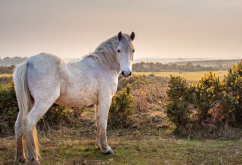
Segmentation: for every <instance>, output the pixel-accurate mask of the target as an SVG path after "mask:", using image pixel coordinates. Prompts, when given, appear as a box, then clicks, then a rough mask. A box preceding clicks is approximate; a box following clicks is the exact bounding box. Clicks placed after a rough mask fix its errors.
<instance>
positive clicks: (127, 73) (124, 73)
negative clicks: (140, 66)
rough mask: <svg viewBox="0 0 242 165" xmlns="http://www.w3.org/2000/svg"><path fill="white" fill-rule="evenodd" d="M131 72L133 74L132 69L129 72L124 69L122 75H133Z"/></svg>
mask: <svg viewBox="0 0 242 165" xmlns="http://www.w3.org/2000/svg"><path fill="white" fill-rule="evenodd" d="M131 74H132V72H131V71H129V72H126V71H122V76H124V77H129V76H131Z"/></svg>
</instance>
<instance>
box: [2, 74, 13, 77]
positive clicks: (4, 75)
mask: <svg viewBox="0 0 242 165" xmlns="http://www.w3.org/2000/svg"><path fill="white" fill-rule="evenodd" d="M12 76H13V74H0V77H12Z"/></svg>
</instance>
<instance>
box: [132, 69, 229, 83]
mask: <svg viewBox="0 0 242 165" xmlns="http://www.w3.org/2000/svg"><path fill="white" fill-rule="evenodd" d="M227 72H228V71H214V72H213V73H215V74H216V75H217V76H220V77H221V78H223V77H224V74H226V73H227ZM207 73H209V71H207V72H134V73H133V74H136V75H149V74H154V75H155V76H160V77H170V75H173V76H181V77H184V78H185V79H187V80H190V81H197V80H198V79H200V78H201V77H202V76H204V75H205V74H207Z"/></svg>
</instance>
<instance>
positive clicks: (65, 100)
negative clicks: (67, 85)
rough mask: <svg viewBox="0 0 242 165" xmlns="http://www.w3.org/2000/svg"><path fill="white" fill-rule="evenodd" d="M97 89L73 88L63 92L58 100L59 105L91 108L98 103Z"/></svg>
mask: <svg viewBox="0 0 242 165" xmlns="http://www.w3.org/2000/svg"><path fill="white" fill-rule="evenodd" d="M97 101H98V100H97V92H96V90H95V88H94V87H93V88H79V89H78V88H73V89H68V90H67V91H62V92H61V94H60V97H59V98H58V99H57V100H56V103H57V104H60V105H63V106H70V107H80V106H90V105H94V104H96V103H97Z"/></svg>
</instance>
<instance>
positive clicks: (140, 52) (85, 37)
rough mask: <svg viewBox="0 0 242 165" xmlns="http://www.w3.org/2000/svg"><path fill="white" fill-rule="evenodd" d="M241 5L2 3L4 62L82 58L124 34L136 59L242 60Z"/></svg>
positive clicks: (207, 1) (207, 0)
mask: <svg viewBox="0 0 242 165" xmlns="http://www.w3.org/2000/svg"><path fill="white" fill-rule="evenodd" d="M241 20H242V1H240V0H231V1H225V0H204V1H193V0H171V1H168V2H167V1H164V0H159V1H158V0H149V1H144V0H142V1H138V0H134V1H127V0H123V1H113V0H104V1H94V0H89V1H84V0H81V1H80V0H69V1H64V0H52V1H47V0H36V1H27V0H22V1H17V0H12V1H8V0H1V1H0V22H1V26H0V36H1V37H0V57H1V58H4V57H15V56H19V57H30V56H32V55H35V54H38V53H41V52H47V53H51V54H55V55H57V56H60V57H62V58H81V57H82V56H83V55H87V54H88V53H89V52H91V51H93V50H94V49H95V48H96V47H97V46H98V45H99V44H100V43H101V42H103V41H104V40H106V39H108V38H110V37H112V36H114V35H117V34H118V32H119V31H122V32H123V33H128V34H131V32H132V31H134V32H135V34H136V38H135V40H134V46H135V49H136V52H135V59H141V58H214V59H238V58H241V57H242V32H241V29H242V21H241Z"/></svg>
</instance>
